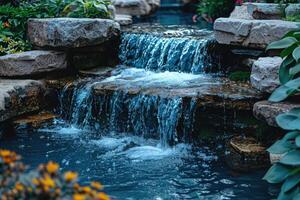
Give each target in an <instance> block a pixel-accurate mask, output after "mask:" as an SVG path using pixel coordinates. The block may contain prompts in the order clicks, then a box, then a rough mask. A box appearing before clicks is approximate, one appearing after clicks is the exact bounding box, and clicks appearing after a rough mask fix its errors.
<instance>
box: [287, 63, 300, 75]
mask: <svg viewBox="0 0 300 200" xmlns="http://www.w3.org/2000/svg"><path fill="white" fill-rule="evenodd" d="M299 72H300V63H299V64H297V65H295V66H294V67H292V68H290V72H289V74H290V75H291V76H295V75H296V74H298V73H299Z"/></svg>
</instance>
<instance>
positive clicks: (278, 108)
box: [253, 101, 300, 127]
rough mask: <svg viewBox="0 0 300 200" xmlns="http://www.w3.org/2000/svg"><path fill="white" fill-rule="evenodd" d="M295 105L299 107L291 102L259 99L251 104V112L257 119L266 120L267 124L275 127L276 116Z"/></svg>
mask: <svg viewBox="0 0 300 200" xmlns="http://www.w3.org/2000/svg"><path fill="white" fill-rule="evenodd" d="M297 107H300V104H297V103H293V102H280V103H273V102H269V101H259V102H257V103H255V104H254V106H253V114H254V116H255V117H256V118H257V119H260V120H262V121H265V122H267V124H268V125H270V126H274V127H277V123H276V117H277V116H278V115H279V114H282V113H286V112H288V111H290V110H291V109H293V108H297Z"/></svg>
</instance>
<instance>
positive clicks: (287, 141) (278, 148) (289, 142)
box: [267, 131, 300, 154]
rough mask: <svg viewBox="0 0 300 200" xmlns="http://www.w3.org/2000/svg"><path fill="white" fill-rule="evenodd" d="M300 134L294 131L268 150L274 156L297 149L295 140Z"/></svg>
mask: <svg viewBox="0 0 300 200" xmlns="http://www.w3.org/2000/svg"><path fill="white" fill-rule="evenodd" d="M299 135H300V133H299V132H298V131H293V132H289V133H287V134H286V135H285V136H284V137H283V138H282V139H281V140H278V141H276V142H275V143H274V144H273V145H272V146H271V147H269V148H268V149H267V151H268V152H269V153H272V154H284V153H286V152H288V151H291V150H292V149H293V148H295V147H296V146H295V143H294V140H295V138H296V137H297V136H299Z"/></svg>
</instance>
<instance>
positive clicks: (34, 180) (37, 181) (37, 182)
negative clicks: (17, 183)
mask: <svg viewBox="0 0 300 200" xmlns="http://www.w3.org/2000/svg"><path fill="white" fill-rule="evenodd" d="M31 182H32V183H33V184H34V185H39V184H40V182H39V180H38V179H37V178H34V179H32V181H31Z"/></svg>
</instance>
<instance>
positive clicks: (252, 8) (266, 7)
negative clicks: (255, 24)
mask: <svg viewBox="0 0 300 200" xmlns="http://www.w3.org/2000/svg"><path fill="white" fill-rule="evenodd" d="M243 6H245V7H247V12H248V13H249V15H250V16H252V17H253V19H281V18H282V14H283V13H282V10H281V9H280V5H279V4H276V3H244V4H243Z"/></svg>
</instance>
